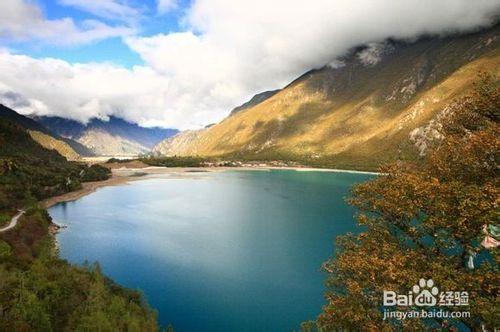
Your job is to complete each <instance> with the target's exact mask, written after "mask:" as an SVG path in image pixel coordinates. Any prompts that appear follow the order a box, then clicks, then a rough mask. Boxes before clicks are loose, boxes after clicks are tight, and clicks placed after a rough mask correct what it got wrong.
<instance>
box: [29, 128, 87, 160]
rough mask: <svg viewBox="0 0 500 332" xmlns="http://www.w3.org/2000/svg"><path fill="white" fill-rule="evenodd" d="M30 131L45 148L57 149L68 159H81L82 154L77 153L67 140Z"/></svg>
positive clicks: (35, 139)
mask: <svg viewBox="0 0 500 332" xmlns="http://www.w3.org/2000/svg"><path fill="white" fill-rule="evenodd" d="M28 133H29V134H30V136H31V138H32V139H33V140H34V141H36V142H37V143H38V144H40V145H41V146H43V147H44V148H46V149H48V150H56V151H57V152H59V154H60V155H62V156H64V157H66V159H68V160H78V159H80V155H79V154H78V153H76V152H75V150H73V148H72V147H71V146H69V144H67V143H66V142H64V141H61V140H57V139H55V138H54V137H52V136H49V135H47V134H44V133H42V132H39V131H35V130H28Z"/></svg>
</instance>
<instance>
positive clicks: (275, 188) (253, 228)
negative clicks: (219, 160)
mask: <svg viewBox="0 0 500 332" xmlns="http://www.w3.org/2000/svg"><path fill="white" fill-rule="evenodd" d="M371 177H372V176H371V175H367V174H359V173H337V172H299V171H293V170H283V171H282V170H276V171H275V170H273V171H225V172H203V173H186V174H184V175H182V176H172V177H171V178H165V177H164V178H152V179H145V180H140V181H133V182H131V183H130V184H128V185H122V186H115V187H105V188H100V189H99V190H98V191H96V192H95V193H92V194H90V195H88V196H85V197H83V198H80V199H78V200H76V201H74V202H68V203H61V204H58V205H56V206H54V207H52V208H50V209H49V213H50V215H51V216H52V217H53V219H54V221H55V222H56V223H58V224H64V225H67V226H68V228H66V229H64V230H62V232H61V233H60V234H58V236H57V239H58V241H59V244H60V256H61V257H62V258H65V259H67V260H69V261H70V262H72V263H77V264H81V263H83V262H84V261H85V260H87V261H90V262H94V261H97V262H99V264H100V265H101V268H102V270H103V272H104V273H105V274H107V275H108V276H110V277H111V278H113V279H114V280H115V281H117V282H118V283H119V284H121V285H124V286H126V287H130V288H134V289H139V290H141V291H142V292H143V293H144V295H145V297H146V298H147V300H148V302H149V304H150V305H151V306H152V307H153V308H155V309H156V310H158V312H159V315H158V316H159V317H158V318H159V321H160V323H161V324H162V325H166V324H168V323H171V324H173V325H174V327H175V329H176V331H180V332H182V331H290V330H293V329H295V330H299V329H300V323H301V322H303V321H306V320H310V319H315V318H316V316H317V315H318V313H319V312H320V310H321V306H322V305H323V304H324V303H325V300H324V297H323V295H324V281H325V278H326V274H325V273H324V272H321V270H320V267H321V264H322V263H323V262H324V261H325V260H327V259H328V258H329V257H330V256H331V255H332V254H333V252H334V239H335V237H336V236H338V235H342V234H345V233H347V232H356V231H357V229H358V228H357V226H356V223H355V221H354V219H353V213H354V212H355V211H354V209H353V208H352V207H350V206H348V205H347V204H346V203H345V197H346V196H347V195H348V194H349V188H350V186H351V185H353V184H355V183H358V182H362V181H365V180H367V179H369V178H371Z"/></svg>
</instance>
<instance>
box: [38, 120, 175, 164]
mask: <svg viewBox="0 0 500 332" xmlns="http://www.w3.org/2000/svg"><path fill="white" fill-rule="evenodd" d="M34 119H35V120H36V121H37V122H39V123H40V124H42V125H44V126H45V127H47V128H49V129H50V130H51V131H53V132H55V133H57V134H58V135H61V136H63V137H67V138H71V139H73V140H76V141H78V142H79V143H81V144H83V145H84V146H86V147H87V148H89V149H90V150H91V151H93V152H94V153H95V154H98V155H138V154H141V153H147V152H149V151H150V150H151V149H152V148H153V147H154V146H155V145H156V144H157V143H159V142H161V141H162V140H164V139H165V138H168V137H170V136H173V135H175V134H176V133H178V131H177V130H175V129H163V128H158V127H154V128H144V127H140V126H138V125H136V124H133V123H130V122H127V121H125V120H122V119H119V118H116V117H110V118H109V120H108V121H103V120H99V119H92V120H90V121H89V122H88V123H87V124H83V123H81V122H78V121H74V120H69V119H64V118H60V117H47V116H40V117H34Z"/></svg>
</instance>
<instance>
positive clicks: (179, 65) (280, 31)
mask: <svg viewBox="0 0 500 332" xmlns="http://www.w3.org/2000/svg"><path fill="white" fill-rule="evenodd" d="M499 14H500V0H474V1H470V0H398V1H394V0H357V1H352V0H145V1H144V0H143V1H141V0H45V1H42V0H1V1H0V103H3V104H5V105H7V106H9V107H11V108H13V109H14V110H16V111H18V112H20V113H23V114H38V115H56V116H62V117H65V118H71V119H75V120H78V121H81V122H86V121H88V120H89V119H91V118H94V117H96V118H100V119H104V120H106V119H107V118H108V117H109V116H111V115H114V116H118V117H122V118H124V119H125V120H128V121H130V122H134V123H138V124H139V125H141V126H162V127H166V128H177V129H196V128H201V127H203V126H205V125H207V124H210V123H214V122H218V121H220V120H221V119H223V118H224V117H225V116H227V114H228V113H229V112H230V111H231V109H233V108H234V107H235V106H238V105H240V104H242V103H243V102H245V101H247V100H248V99H250V98H251V97H252V96H253V95H254V94H256V93H259V92H262V91H266V90H272V89H276V88H280V87H283V86H284V85H286V84H287V83H289V82H290V81H292V80H293V79H295V78H296V77H298V76H300V75H301V74H303V73H304V72H306V71H308V70H310V69H313V68H321V67H323V66H324V65H327V64H332V63H333V64H335V63H337V62H335V60H336V59H337V58H338V57H340V56H342V55H343V54H345V53H346V52H347V51H348V50H349V49H350V48H352V47H354V46H358V45H361V44H370V45H375V44H374V43H377V42H381V41H383V40H384V39H386V38H389V37H391V38H398V39H413V38H416V37H418V36H420V35H422V34H433V35H434V34H435V35H446V34H450V33H457V32H466V31H470V30H474V29H478V28H482V27H487V26H489V25H491V24H493V23H494V19H495V17H498V15H499Z"/></svg>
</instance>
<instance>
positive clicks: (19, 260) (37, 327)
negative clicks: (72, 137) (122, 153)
mask: <svg viewBox="0 0 500 332" xmlns="http://www.w3.org/2000/svg"><path fill="white" fill-rule="evenodd" d="M109 174H110V172H109V170H108V169H106V168H104V167H101V166H92V167H88V166H86V165H84V164H79V163H75V162H68V161H67V160H66V159H65V158H64V157H63V156H61V155H60V154H58V153H57V152H56V151H54V150H47V149H45V148H43V147H42V146H41V145H39V144H38V143H36V142H35V141H34V140H33V139H32V138H31V136H30V135H29V133H28V132H27V131H26V130H25V129H24V128H23V127H21V126H19V125H18V124H16V123H13V122H11V121H9V120H6V119H5V118H0V216H1V219H2V220H1V221H3V223H5V222H7V221H8V220H9V219H10V218H11V217H12V216H13V215H14V214H15V213H16V212H17V211H16V210H17V209H25V210H26V213H25V214H24V215H23V216H22V217H21V218H20V220H19V222H18V224H17V225H16V227H14V228H13V229H10V230H8V231H5V232H0V285H1V287H0V312H1V315H2V318H1V319H0V331H117V330H119V331H156V330H158V327H157V323H156V315H155V313H154V312H153V311H152V310H151V309H149V308H148V307H147V305H145V304H144V302H143V300H142V298H141V295H140V294H139V293H138V292H135V291H132V290H128V289H125V288H122V287H120V286H119V285H116V284H115V283H114V282H113V281H111V280H109V279H108V278H106V277H105V276H103V275H102V273H101V272H100V269H99V267H98V266H97V265H87V266H84V267H75V266H72V265H70V264H68V263H67V262H66V261H63V260H60V259H59V258H57V255H56V254H55V247H54V241H53V235H52V234H51V233H50V229H54V225H53V224H52V221H51V219H50V216H49V215H48V213H47V212H46V211H45V210H43V209H41V208H39V207H38V204H37V202H38V201H39V200H41V199H43V198H46V197H49V196H53V195H58V194H62V193H64V192H68V191H71V190H75V189H78V188H79V187H80V186H81V183H82V182H85V181H94V180H103V179H106V178H108V177H109Z"/></svg>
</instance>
